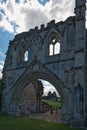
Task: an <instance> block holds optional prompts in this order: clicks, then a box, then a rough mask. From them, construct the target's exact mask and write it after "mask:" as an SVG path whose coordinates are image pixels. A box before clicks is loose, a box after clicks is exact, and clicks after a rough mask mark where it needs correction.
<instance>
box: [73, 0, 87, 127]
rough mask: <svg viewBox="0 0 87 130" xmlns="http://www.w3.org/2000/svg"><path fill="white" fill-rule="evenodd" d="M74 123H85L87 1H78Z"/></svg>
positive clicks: (76, 10)
mask: <svg viewBox="0 0 87 130" xmlns="http://www.w3.org/2000/svg"><path fill="white" fill-rule="evenodd" d="M75 2H76V8H75V13H76V19H75V24H76V29H75V33H76V34H75V86H74V123H75V124H76V125H78V126H79V125H80V126H81V125H82V126H83V125H84V122H85V112H84V111H85V96H84V95H85V10H86V6H85V3H86V0H76V1H75Z"/></svg>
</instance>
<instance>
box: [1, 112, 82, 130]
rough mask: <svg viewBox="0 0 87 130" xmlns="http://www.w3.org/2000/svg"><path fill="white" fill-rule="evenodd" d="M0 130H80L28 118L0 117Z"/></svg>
mask: <svg viewBox="0 0 87 130" xmlns="http://www.w3.org/2000/svg"><path fill="white" fill-rule="evenodd" d="M0 130H81V129H75V128H70V127H69V126H68V125H64V124H58V123H52V122H46V121H41V120H36V119H30V118H28V117H15V116H9V115H2V114H1V115H0Z"/></svg>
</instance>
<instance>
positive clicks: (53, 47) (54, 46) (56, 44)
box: [48, 38, 60, 56]
mask: <svg viewBox="0 0 87 130" xmlns="http://www.w3.org/2000/svg"><path fill="white" fill-rule="evenodd" d="M48 51H49V56H52V55H56V54H59V53H60V40H58V39H56V38H53V39H52V40H51V42H50V43H49V50H48Z"/></svg>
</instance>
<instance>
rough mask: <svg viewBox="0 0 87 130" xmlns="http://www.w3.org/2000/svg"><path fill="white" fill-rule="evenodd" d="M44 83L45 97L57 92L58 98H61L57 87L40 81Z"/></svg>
mask: <svg viewBox="0 0 87 130" xmlns="http://www.w3.org/2000/svg"><path fill="white" fill-rule="evenodd" d="M39 80H40V81H41V82H42V83H43V87H44V95H46V96H47V94H48V92H49V91H51V92H56V94H57V96H59V94H58V91H57V90H56V88H55V86H53V85H52V84H51V83H49V82H48V81H46V80H42V79H39Z"/></svg>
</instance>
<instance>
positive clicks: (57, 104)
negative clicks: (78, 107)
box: [42, 100, 61, 107]
mask: <svg viewBox="0 0 87 130" xmlns="http://www.w3.org/2000/svg"><path fill="white" fill-rule="evenodd" d="M42 101H43V102H46V103H48V104H49V105H51V106H53V107H61V102H57V101H56V102H54V101H50V100H42Z"/></svg>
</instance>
